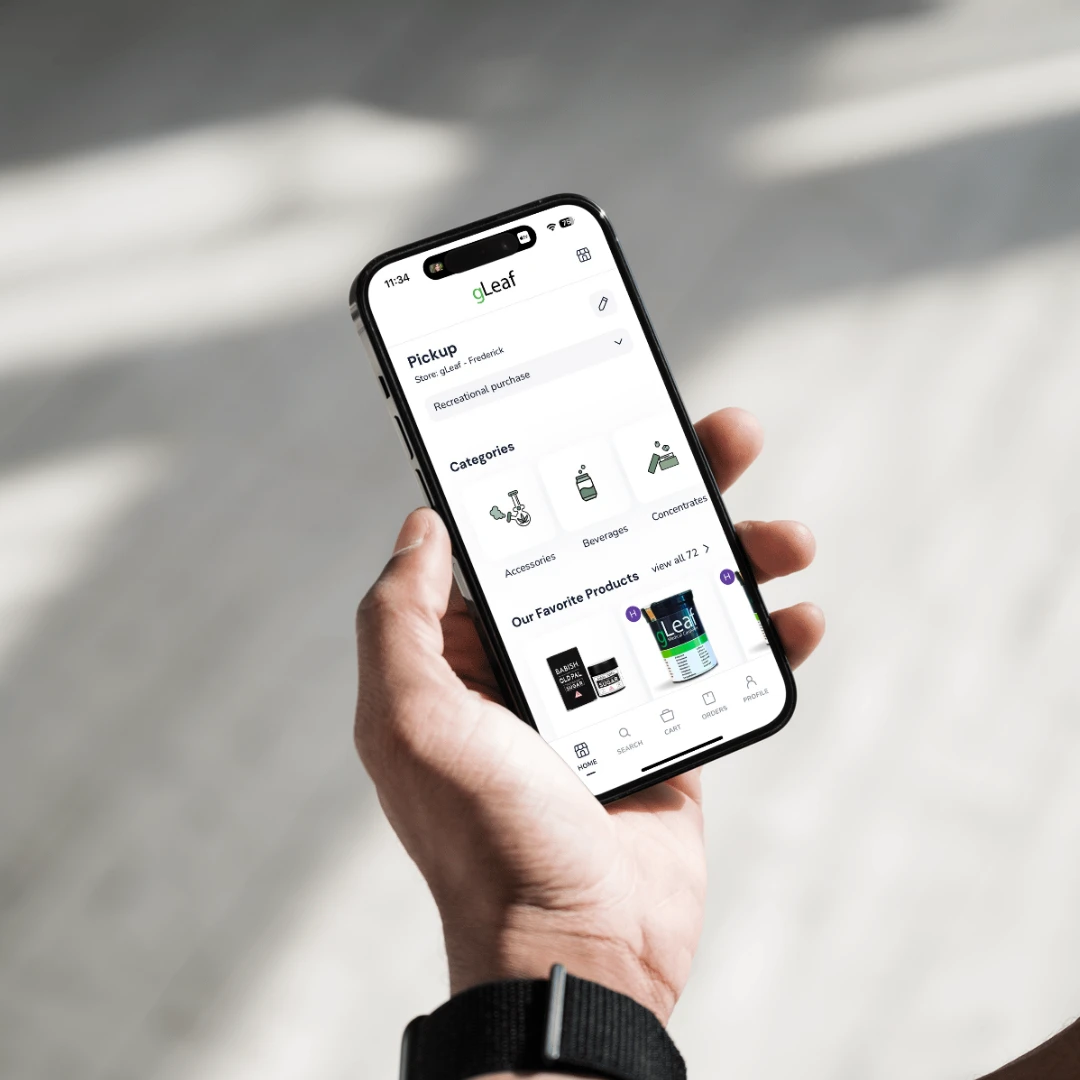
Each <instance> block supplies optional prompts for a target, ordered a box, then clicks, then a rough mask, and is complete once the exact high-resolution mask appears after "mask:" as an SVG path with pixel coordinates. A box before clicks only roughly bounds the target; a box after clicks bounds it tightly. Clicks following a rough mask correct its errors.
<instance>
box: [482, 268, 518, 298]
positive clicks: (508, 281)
mask: <svg viewBox="0 0 1080 1080" xmlns="http://www.w3.org/2000/svg"><path fill="white" fill-rule="evenodd" d="M516 287H517V282H516V281H515V280H514V271H513V270H511V271H510V273H509V274H507V275H506V277H504V278H495V280H494V281H489V282H486V283H485V282H483V281H481V282H480V284H479V285H477V286H476V288H475V289H473V291H472V294H473V299H474V300H475V301H476V302H477V303H478V304H482V303H483V302H484V301H485V300H486V299H487V298H488V297H489V296H494V295H495V293H500V292H506V290H507V289H513V288H516Z"/></svg>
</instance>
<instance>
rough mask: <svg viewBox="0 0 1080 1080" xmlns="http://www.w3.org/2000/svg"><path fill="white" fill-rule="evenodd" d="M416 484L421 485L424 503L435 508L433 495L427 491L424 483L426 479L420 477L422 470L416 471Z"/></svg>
mask: <svg viewBox="0 0 1080 1080" xmlns="http://www.w3.org/2000/svg"><path fill="white" fill-rule="evenodd" d="M415 472H416V482H417V483H418V484H419V485H420V490H421V491H422V492H423V493H424V501H425V502H426V503H427V504H428V506H433V505H434V504H433V503H432V501H431V493H430V492H429V491H428V489H427V484H425V483H424V478H423V477H422V476H421V475H420V470H419V469H416V470H415Z"/></svg>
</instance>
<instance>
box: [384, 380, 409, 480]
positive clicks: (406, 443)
mask: <svg viewBox="0 0 1080 1080" xmlns="http://www.w3.org/2000/svg"><path fill="white" fill-rule="evenodd" d="M379 381H380V382H381V381H382V380H381V379H380V380H379ZM392 415H393V417H394V423H395V424H397V430H398V434H399V435H400V436H401V445H402V446H404V447H405V452H406V453H407V454H408V455H409V460H410V461H412V460H413V458H414V457H416V455H415V454H414V453H413V452H412V447H411V446H410V445H409V440H408V437H407V436H406V435H405V429H404V428H403V427H402V426H401V417H400V416H398V414H397V413H393V414H392Z"/></svg>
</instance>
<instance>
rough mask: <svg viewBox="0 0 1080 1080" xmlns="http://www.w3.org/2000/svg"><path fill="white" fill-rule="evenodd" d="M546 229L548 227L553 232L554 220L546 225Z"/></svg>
mask: <svg viewBox="0 0 1080 1080" xmlns="http://www.w3.org/2000/svg"><path fill="white" fill-rule="evenodd" d="M548 229H549V230H550V231H551V232H554V231H555V222H554V221H553V222H552V223H551V224H550V225H549V226H548Z"/></svg>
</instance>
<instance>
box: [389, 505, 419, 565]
mask: <svg viewBox="0 0 1080 1080" xmlns="http://www.w3.org/2000/svg"><path fill="white" fill-rule="evenodd" d="M427 534H428V525H427V517H426V515H424V514H422V513H420V511H419V510H414V511H413V512H412V513H411V514H410V515H409V516H408V517H407V518H406V519H405V524H404V525H402V526H401V532H399V533H398V538H397V542H396V543H395V544H394V554H393V555H391V556H390V557H391V558H395V557H396V556H398V555H404V554H405V552H406V551H412V550H413V549H414V548H418V547H419V546H420V545H421V544H422V543H423V542H424V541H425V540H426V539H427Z"/></svg>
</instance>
